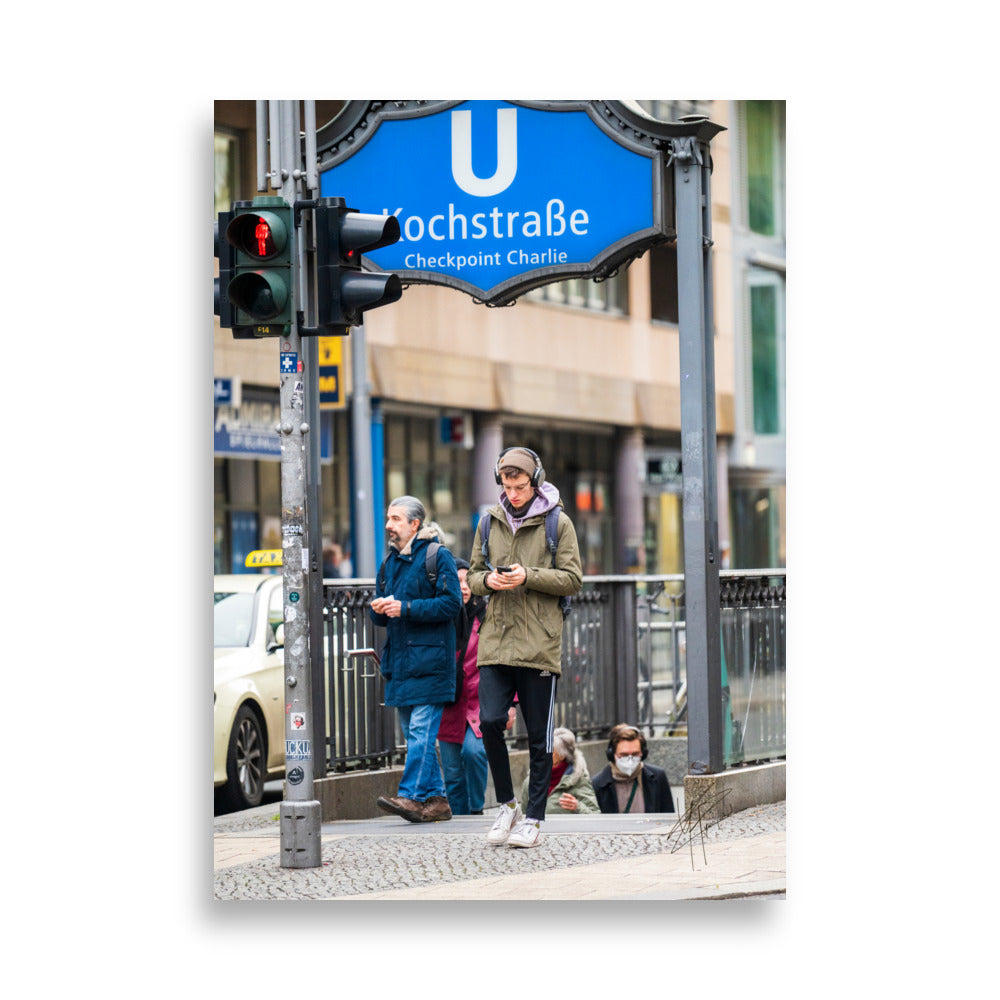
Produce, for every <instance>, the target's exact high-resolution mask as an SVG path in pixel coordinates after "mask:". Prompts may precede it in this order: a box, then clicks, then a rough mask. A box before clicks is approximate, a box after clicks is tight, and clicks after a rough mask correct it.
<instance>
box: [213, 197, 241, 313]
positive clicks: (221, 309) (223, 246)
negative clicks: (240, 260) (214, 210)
mask: <svg viewBox="0 0 1000 1000" xmlns="http://www.w3.org/2000/svg"><path fill="white" fill-rule="evenodd" d="M232 219H233V213H232V212H220V213H219V217H218V219H216V221H215V256H216V258H217V259H218V261H219V276H218V277H217V278H216V279H215V315H216V316H218V317H219V325H220V326H221V327H222V328H223V329H224V330H229V329H232V326H233V308H232V304H231V303H230V301H229V282H230V281H232V280H233V275H234V274H235V266H236V265H235V260H236V251H235V250H234V249H233V247H232V245H231V244H230V242H229V241H228V240H227V239H226V227H227V226H228V225H229V223H230V222H232Z"/></svg>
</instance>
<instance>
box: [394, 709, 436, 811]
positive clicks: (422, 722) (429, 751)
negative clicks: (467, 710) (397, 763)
mask: <svg viewBox="0 0 1000 1000" xmlns="http://www.w3.org/2000/svg"><path fill="white" fill-rule="evenodd" d="M397 711H398V712H399V724H400V726H401V727H402V730H403V738H404V739H405V740H406V764H405V765H404V766H403V777H402V779H401V781H400V782H399V792H398V793H397V794H398V795H399V796H400V798H404V799H413V801H414V802H426V801H427V799H429V798H430V797H431V796H434V795H442V796H443V795H446V794H447V793H446V792H445V788H444V778H442V777H441V765H440V764H438V758H437V753H436V751H435V745H436V743H437V731H438V726H440V725H441V713H442V712H443V711H444V705H403V706H401V707H400V708H398V709H397Z"/></svg>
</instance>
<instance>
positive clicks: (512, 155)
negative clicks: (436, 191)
mask: <svg viewBox="0 0 1000 1000" xmlns="http://www.w3.org/2000/svg"><path fill="white" fill-rule="evenodd" d="M516 174H517V108H498V109H497V169H496V172H495V173H494V174H493V176H492V177H486V178H482V177H477V176H476V175H475V174H474V173H473V172H472V112H471V111H452V113H451V175H452V177H454V178H455V183H456V184H457V185H458V186H459V187H460V188H461V189H462V190H463V191H464V192H465V193H466V194H472V195H476V196H477V197H479V198H487V197H489V196H490V195H492V194H499V193H500V192H501V191H506V190H507V188H509V187H510V185H511V182H512V181H513V180H514V176H515V175H516Z"/></svg>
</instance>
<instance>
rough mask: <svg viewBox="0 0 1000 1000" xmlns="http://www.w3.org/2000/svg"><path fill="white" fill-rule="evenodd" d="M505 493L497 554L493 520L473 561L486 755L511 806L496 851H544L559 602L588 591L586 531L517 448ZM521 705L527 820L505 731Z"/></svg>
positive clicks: (510, 451) (494, 511)
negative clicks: (551, 537)
mask: <svg viewBox="0 0 1000 1000" xmlns="http://www.w3.org/2000/svg"><path fill="white" fill-rule="evenodd" d="M494 472H495V478H496V481H497V483H498V484H499V485H500V486H501V487H502V490H501V494H500V500H499V503H497V504H495V505H494V506H493V507H490V508H489V509H488V510H487V511H486V512H485V513H484V514H483V519H485V518H490V519H491V521H490V531H489V542H488V551H487V553H486V554H485V555H484V554H483V551H482V540H481V539H482V530H483V519H480V524H479V526H478V527H477V529H476V537H475V540H474V542H473V546H472V555H471V558H470V559H469V573H468V584H469V588H470V589H471V590H472V592H473V593H474V594H478V595H480V596H488V597H489V603H488V604H487V607H486V616H485V618H484V619H483V623H482V626H481V627H480V631H479V656H478V665H479V706H480V724H481V727H482V733H483V746H484V748H485V750H486V757H487V760H488V761H489V765H490V773H491V774H492V776H493V787H494V790H495V792H496V797H497V800H498V801H499V802H500V803H501V805H500V809H499V811H498V813H497V817H496V822H495V823H494V824H493V827H492V829H491V830H490V831H489V833H488V834H487V840H488V842H489V843H491V844H494V845H497V846H499V845H500V844H507V845H508V846H510V847H534V846H535V845H536V844H537V843H538V841H539V837H540V828H539V824H540V823H541V821H542V820H543V819H544V817H545V802H546V798H547V793H548V785H549V777H550V775H551V772H552V730H553V714H554V707H555V696H556V679H557V678H558V676H559V673H560V659H561V650H562V630H563V614H562V609H561V607H560V605H559V599H560V597H563V596H570V595H572V594H576V593H578V592H579V590H580V588H581V586H582V585H583V571H582V567H581V564H580V550H579V545H578V544H577V538H576V529H575V528H574V527H573V522H572V521H571V520H570V518H569V516H568V515H567V514H566V513H565V512H564V511H563V510H562V509H561V508H562V501H561V500H560V498H559V491H558V490H557V489H556V488H555V487H554V486H553V485H552V484H551V483H547V482H546V481H545V469H544V468H543V467H542V463H541V460H540V459H539V457H538V455H537V454H535V452H534V451H532V450H531V449H530V448H523V447H515V448H507V449H505V450H504V451H502V452H501V453H500V456H499V457H498V459H497V463H496V468H495V470H494ZM553 508H559V518H558V525H557V547H556V552H555V564H554V565H553V555H552V553H551V552H550V551H549V548H548V545H547V543H546V539H545V515H546V513H547V512H548V511H549V510H550V509H553ZM515 699H516V701H517V704H518V706H519V708H520V710H521V715H522V717H523V718H524V722H525V727H526V728H527V730H528V760H529V794H528V808H527V813H526V814H522V812H521V807H520V806H519V805H518V803H517V799H516V797H515V794H514V788H513V784H512V781H511V773H510V759H509V757H508V755H507V744H506V742H505V740H504V731H505V728H506V725H507V711H508V709H509V708H510V706H511V705H512V704H513V703H514V701H515Z"/></svg>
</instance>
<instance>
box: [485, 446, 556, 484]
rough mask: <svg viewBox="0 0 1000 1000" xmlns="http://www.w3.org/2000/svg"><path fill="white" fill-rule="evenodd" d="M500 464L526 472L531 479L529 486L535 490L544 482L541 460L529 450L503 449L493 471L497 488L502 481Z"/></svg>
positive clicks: (517, 448)
mask: <svg viewBox="0 0 1000 1000" xmlns="http://www.w3.org/2000/svg"><path fill="white" fill-rule="evenodd" d="M501 462H502V464H503V465H512V466H513V467H514V468H515V469H520V470H521V471H522V472H526V473H527V474H528V475H529V476H530V477H531V485H532V486H533V487H535V489H537V488H538V487H539V486H541V485H542V483H544V482H545V469H543V468H542V460H541V459H540V458H539V457H538V456H537V455H536V454H535V453H534V452H533V451H532V450H531V449H530V448H522V447H514V448H504V450H503V451H502V452H500V454H499V455H498V456H497V464H496V468H495V469H494V470H493V475H494V477H495V479H496V481H497V485H498V486H501V485H502V484H503V480H502V479H501V478H500V466H501Z"/></svg>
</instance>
